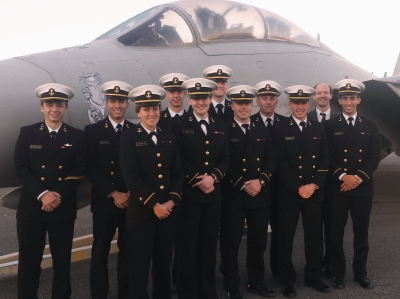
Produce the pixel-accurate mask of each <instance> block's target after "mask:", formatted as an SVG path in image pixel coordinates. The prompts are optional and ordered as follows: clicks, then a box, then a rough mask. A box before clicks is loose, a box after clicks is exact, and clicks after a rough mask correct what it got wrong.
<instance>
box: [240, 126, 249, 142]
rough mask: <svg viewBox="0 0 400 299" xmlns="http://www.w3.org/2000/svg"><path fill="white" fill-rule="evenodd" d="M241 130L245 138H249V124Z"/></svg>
mask: <svg viewBox="0 0 400 299" xmlns="http://www.w3.org/2000/svg"><path fill="white" fill-rule="evenodd" d="M242 128H244V131H245V134H246V138H247V139H248V138H249V134H250V130H249V124H243V125H242Z"/></svg>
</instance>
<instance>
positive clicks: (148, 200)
mask: <svg viewBox="0 0 400 299" xmlns="http://www.w3.org/2000/svg"><path fill="white" fill-rule="evenodd" d="M154 194H156V193H155V192H153V193H152V194H151V195H150V196H149V197H147V199H146V201H145V202H144V203H143V204H144V205H145V204H146V203H147V202H148V201H149V199H150V198H151V197H152V196H153V195H154Z"/></svg>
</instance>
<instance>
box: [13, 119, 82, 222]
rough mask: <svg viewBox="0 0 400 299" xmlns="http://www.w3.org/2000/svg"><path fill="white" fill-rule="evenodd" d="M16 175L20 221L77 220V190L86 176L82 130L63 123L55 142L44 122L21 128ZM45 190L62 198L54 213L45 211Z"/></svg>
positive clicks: (16, 158) (15, 161) (17, 146)
mask: <svg viewBox="0 0 400 299" xmlns="http://www.w3.org/2000/svg"><path fill="white" fill-rule="evenodd" d="M14 164H15V173H16V176H17V178H18V180H19V181H20V182H21V185H22V187H23V189H22V193H21V196H20V200H19V203H18V209H17V218H19V219H21V220H26V221H36V222H59V221H69V220H74V219H76V211H77V187H78V185H79V183H80V182H81V179H82V178H83V176H84V173H85V166H86V143H85V139H84V136H83V132H82V131H81V130H78V129H75V128H73V127H71V126H69V125H67V124H65V123H63V124H62V125H61V127H60V129H59V131H58V134H57V137H56V138H54V139H52V138H51V137H50V133H49V131H48V129H47V126H46V124H45V122H44V121H43V122H40V123H37V124H33V125H30V126H26V127H22V128H21V132H20V134H19V136H18V140H17V143H16V146H15V155H14ZM45 190H49V191H56V192H58V193H60V195H61V204H60V205H59V206H58V207H57V209H55V210H54V211H53V212H45V211H42V209H41V208H42V202H41V201H39V200H38V199H37V197H38V196H39V195H40V194H41V193H42V192H43V191H45Z"/></svg>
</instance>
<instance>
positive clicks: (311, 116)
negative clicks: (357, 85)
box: [307, 108, 339, 121]
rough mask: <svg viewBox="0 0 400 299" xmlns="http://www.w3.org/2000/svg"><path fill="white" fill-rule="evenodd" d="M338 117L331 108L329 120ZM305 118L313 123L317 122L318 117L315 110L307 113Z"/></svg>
mask: <svg viewBox="0 0 400 299" xmlns="http://www.w3.org/2000/svg"><path fill="white" fill-rule="evenodd" d="M337 116H339V113H337V112H336V111H333V110H332V108H331V116H330V117H329V119H332V118H335V117H337ZM307 118H309V119H310V120H313V121H318V115H317V110H316V109H314V110H311V111H310V112H308V113H307Z"/></svg>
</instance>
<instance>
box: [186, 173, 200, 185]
mask: <svg viewBox="0 0 400 299" xmlns="http://www.w3.org/2000/svg"><path fill="white" fill-rule="evenodd" d="M198 174H199V173H196V174H195V175H194V177H192V179H191V180H190V181H189V182H188V185H189V184H190V183H191V182H192V181H193V180H194V179H195V178H196V177H197V175H198Z"/></svg>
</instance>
